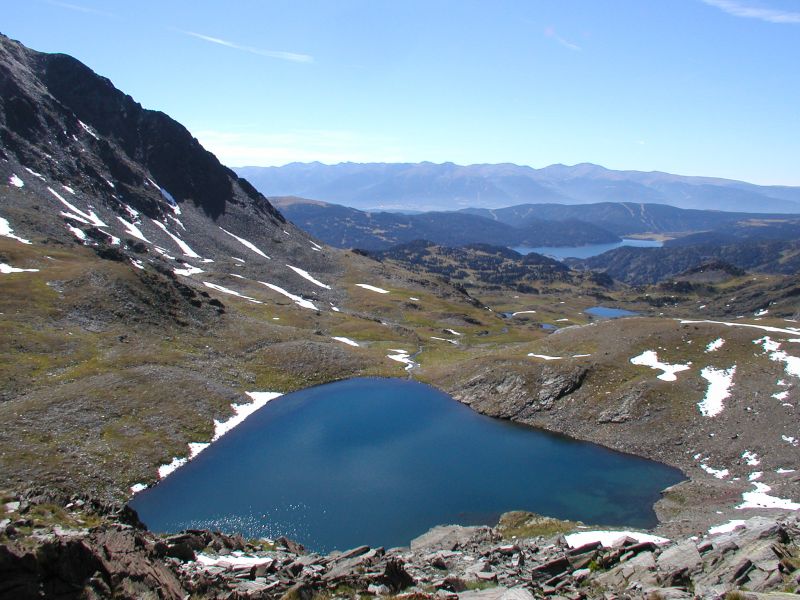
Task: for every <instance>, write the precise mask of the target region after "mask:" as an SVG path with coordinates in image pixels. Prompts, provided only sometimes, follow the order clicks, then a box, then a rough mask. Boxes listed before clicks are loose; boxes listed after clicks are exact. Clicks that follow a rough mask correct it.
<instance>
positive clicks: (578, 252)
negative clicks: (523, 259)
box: [511, 238, 664, 260]
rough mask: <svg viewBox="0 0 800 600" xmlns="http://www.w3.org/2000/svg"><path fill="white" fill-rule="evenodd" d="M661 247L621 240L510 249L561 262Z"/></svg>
mask: <svg viewBox="0 0 800 600" xmlns="http://www.w3.org/2000/svg"><path fill="white" fill-rule="evenodd" d="M663 245H664V243H663V242H659V241H656V240H634V239H629V238H623V239H622V241H621V242H614V243H613V244H589V245H588V246H539V247H537V248H531V247H530V246H517V247H515V248H511V249H512V250H514V251H516V252H519V253H520V254H530V253H531V252H536V254H544V255H545V256H551V257H553V258H555V259H558V260H563V259H565V258H589V257H591V256H597V255H598V254H602V253H603V252H608V251H609V250H616V249H617V248H621V247H622V246H634V247H636V248H660V247H661V246H663Z"/></svg>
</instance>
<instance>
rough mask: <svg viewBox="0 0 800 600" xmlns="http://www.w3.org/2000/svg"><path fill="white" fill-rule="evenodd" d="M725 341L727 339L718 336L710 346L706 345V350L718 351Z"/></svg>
mask: <svg viewBox="0 0 800 600" xmlns="http://www.w3.org/2000/svg"><path fill="white" fill-rule="evenodd" d="M724 343H725V340H723V339H722V338H717V339H715V340H714V341H713V342H709V343H708V346H706V352H716V351H717V350H719V349H720V348H722V345H723V344H724Z"/></svg>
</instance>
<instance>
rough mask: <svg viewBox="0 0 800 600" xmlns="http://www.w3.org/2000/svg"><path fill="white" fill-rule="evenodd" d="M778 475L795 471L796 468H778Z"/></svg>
mask: <svg viewBox="0 0 800 600" xmlns="http://www.w3.org/2000/svg"><path fill="white" fill-rule="evenodd" d="M775 472H776V473H777V474H778V475H784V474H786V473H794V472H795V469H777V470H776V471H775Z"/></svg>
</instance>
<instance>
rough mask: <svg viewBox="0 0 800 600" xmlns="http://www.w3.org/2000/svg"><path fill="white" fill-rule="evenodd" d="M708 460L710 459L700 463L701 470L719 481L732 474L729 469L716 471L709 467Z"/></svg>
mask: <svg viewBox="0 0 800 600" xmlns="http://www.w3.org/2000/svg"><path fill="white" fill-rule="evenodd" d="M706 460H708V459H705V460H703V461H702V462H701V463H700V468H701V469H703V471H705V472H706V473H708V474H709V475H713V476H714V477H716V478H717V479H725V478H726V477H727V476H728V475H729V474H730V471H728V469H715V468H713V467H709V466H708V465H707V464H706V462H705V461H706Z"/></svg>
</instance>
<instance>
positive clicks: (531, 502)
mask: <svg viewBox="0 0 800 600" xmlns="http://www.w3.org/2000/svg"><path fill="white" fill-rule="evenodd" d="M681 479H682V475H681V473H680V472H679V471H678V470H676V469H673V468H670V467H667V466H664V465H662V464H659V463H655V462H651V461H647V460H644V459H640V458H637V457H634V456H629V455H625V454H621V453H618V452H613V451H610V450H607V449H605V448H602V447H600V446H596V445H593V444H588V443H584V442H578V441H574V440H570V439H568V438H565V437H560V436H556V435H550V434H547V433H545V432H542V431H539V430H534V429H531V428H527V427H523V426H520V425H515V424H513V423H510V422H507V421H500V420H497V419H491V418H488V417H485V416H482V415H479V414H477V413H476V412H474V411H472V410H471V409H469V408H468V407H467V406H464V405H462V404H460V403H459V402H456V401H455V400H453V399H452V398H450V397H449V396H447V395H446V394H443V393H442V392H439V391H437V390H435V389H434V388H431V387H429V386H426V385H423V384H420V383H416V382H413V381H408V380H397V379H351V380H347V381H342V382H338V383H332V384H328V385H324V386H319V387H315V388H310V389H306V390H302V391H299V392H295V393H293V394H288V395H286V396H283V397H281V398H279V399H277V400H274V401H272V402H271V403H269V404H267V405H266V406H265V407H263V408H262V409H260V410H259V411H257V412H256V413H254V414H253V415H252V416H251V417H250V418H249V419H247V420H246V421H245V422H244V423H243V424H241V425H240V426H238V427H237V428H236V429H234V430H233V431H231V432H230V433H229V434H227V435H226V436H224V437H223V438H221V439H220V440H219V441H217V442H215V443H214V444H213V445H212V446H211V447H210V448H208V449H207V450H205V451H204V452H202V453H201V454H200V455H199V456H198V457H197V458H195V459H194V460H192V461H191V462H189V463H188V464H187V465H186V466H184V467H182V468H180V469H178V470H177V471H176V472H175V473H173V474H172V475H170V476H169V477H167V478H166V479H164V480H163V481H162V482H161V483H159V484H158V485H157V486H155V487H153V488H151V489H149V490H145V491H144V492H142V493H140V494H138V495H136V496H135V497H134V499H133V500H132V501H131V506H132V507H133V508H135V509H136V510H137V511H138V512H139V516H140V518H141V519H142V520H143V521H144V522H145V523H147V524H148V526H149V527H150V528H151V529H153V530H154V531H159V532H174V531H179V530H181V529H186V528H212V529H220V530H222V531H227V532H241V533H243V534H244V535H245V536H247V537H271V538H274V537H277V536H280V535H286V536H288V537H290V538H293V539H296V540H297V541H299V542H301V543H303V544H305V545H306V546H307V547H308V548H310V549H313V550H316V551H320V552H326V551H330V550H332V549H335V548H338V549H347V548H350V547H353V546H357V545H360V544H369V545H372V546H386V547H391V546H397V545H407V544H408V543H409V541H410V540H411V539H412V538H414V537H415V536H418V535H420V534H422V533H424V532H425V531H427V530H428V529H429V528H430V527H432V526H434V525H437V524H447V523H459V524H493V523H495V522H496V521H497V518H498V517H499V515H500V514H501V513H503V512H506V511H508V510H514V509H524V510H531V511H534V512H538V513H542V514H546V515H551V516H555V517H560V518H565V519H580V520H583V521H585V522H589V523H602V524H608V525H629V526H636V527H648V526H652V525H654V524H655V523H656V518H655V515H654V513H653V509H652V506H653V504H654V503H655V502H656V500H658V498H659V492H660V490H662V489H664V488H666V487H668V486H670V485H672V484H674V483H676V482H678V481H680V480H681Z"/></svg>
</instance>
